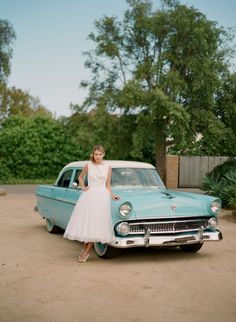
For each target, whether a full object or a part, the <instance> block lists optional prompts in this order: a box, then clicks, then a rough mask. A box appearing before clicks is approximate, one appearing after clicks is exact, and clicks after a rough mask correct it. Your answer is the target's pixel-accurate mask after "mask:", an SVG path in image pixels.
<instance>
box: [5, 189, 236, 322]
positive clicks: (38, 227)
mask: <svg viewBox="0 0 236 322" xmlns="http://www.w3.org/2000/svg"><path fill="white" fill-rule="evenodd" d="M3 188H4V189H6V191H7V195H2V196H0V219H1V225H0V321H1V322H28V321H30V322H41V321H43V322H54V321H55V322H76V321H79V322H80V321H81V322H90V321H91V322H100V321H101V322H107V321H114V322H126V321H127V322H143V321H149V322H154V321H155V322H169V321H171V322H173V321H175V322H200V321H201V322H211V321H212V322H213V321H214V322H222V321H225V322H235V321H236V247H235V245H236V216H235V215H234V214H232V212H226V211H224V212H222V213H221V215H220V229H221V230H222V232H223V236H224V239H223V240H222V241H221V242H216V243H205V245H204V246H203V248H202V250H201V251H200V252H199V253H198V254H186V253H183V252H181V251H180V250H179V249H178V248H173V249H166V248H165V249H149V248H148V249H129V250H124V251H122V252H121V254H120V255H119V256H117V257H116V258H114V259H112V260H101V259H99V258H98V257H97V256H96V255H95V254H94V253H93V254H92V256H91V258H90V259H89V261H88V262H87V263H84V264H80V263H78V262H77V258H78V254H79V252H80V249H81V244H80V243H79V242H74V241H69V240H66V239H64V238H63V237H62V235H53V234H49V233H48V232H47V231H46V226H45V223H44V221H43V219H42V218H41V217H40V216H39V215H38V214H37V213H34V212H33V208H34V206H35V196H34V190H35V186H4V187H3Z"/></svg>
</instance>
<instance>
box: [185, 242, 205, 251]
mask: <svg viewBox="0 0 236 322" xmlns="http://www.w3.org/2000/svg"><path fill="white" fill-rule="evenodd" d="M202 245H203V243H197V244H191V245H181V246H180V249H181V250H182V251H183V252H187V253H196V252H198V251H199V250H200V249H201V248H202Z"/></svg>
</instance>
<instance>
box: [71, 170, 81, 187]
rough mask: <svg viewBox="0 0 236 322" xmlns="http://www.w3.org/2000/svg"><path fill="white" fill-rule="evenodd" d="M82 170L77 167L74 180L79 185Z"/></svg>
mask: <svg viewBox="0 0 236 322" xmlns="http://www.w3.org/2000/svg"><path fill="white" fill-rule="evenodd" d="M81 171H82V169H76V171H75V176H74V178H73V182H76V183H77V185H79V180H78V176H79V175H80V172H81Z"/></svg>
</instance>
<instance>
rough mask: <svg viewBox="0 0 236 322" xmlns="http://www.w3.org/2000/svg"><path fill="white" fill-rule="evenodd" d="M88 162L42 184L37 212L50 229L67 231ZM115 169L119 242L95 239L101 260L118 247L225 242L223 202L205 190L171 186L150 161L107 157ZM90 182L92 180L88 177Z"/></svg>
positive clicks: (189, 247) (190, 248) (185, 247)
mask: <svg viewBox="0 0 236 322" xmlns="http://www.w3.org/2000/svg"><path fill="white" fill-rule="evenodd" d="M87 162H88V161H78V162H71V163H69V164H67V165H66V166H65V167H64V168H63V169H62V170H61V172H60V173H59V175H58V178H57V180H56V182H55V184H54V185H39V186H38V187H37V189H36V197H37V198H36V199H37V203H36V206H35V210H36V211H37V212H38V213H39V214H40V215H41V216H42V217H43V218H44V219H45V220H46V227H47V230H48V231H49V232H50V233H55V232H57V231H58V229H59V228H60V229H63V230H64V229H65V228H66V226H67V224H68V221H69V219H70V216H71V214H72V211H73V208H74V206H75V204H76V202H77V201H78V199H79V198H80V195H81V193H82V190H81V189H80V187H79V184H78V176H79V174H80V172H81V171H82V168H83V167H84V165H85V164H86V163H87ZM105 162H107V163H109V165H110V166H111V167H112V179H111V186H112V191H113V192H114V193H115V194H116V195H119V196H120V199H119V200H118V201H112V209H111V213H112V222H113V227H114V233H115V241H114V242H112V243H111V244H102V243H95V244H94V248H95V251H96V253H97V255H98V256H99V257H101V258H111V257H113V256H114V255H115V254H116V253H117V250H118V249H123V248H131V247H157V246H160V247H164V246H165V247H167V246H168V247H172V246H179V247H180V249H181V250H182V251H185V252H197V251H199V250H200V249H201V247H202V246H203V244H204V243H205V242H210V241H219V240H221V239H222V233H221V232H220V231H219V230H218V229H217V226H218V220H217V216H218V215H219V213H220V210H221V200H220V199H218V198H216V197H213V196H207V195H203V194H195V193H189V192H181V191H171V190H168V189H167V188H166V187H165V185H164V184H163V182H162V180H161V178H160V176H159V175H158V172H157V169H156V168H155V167H154V166H153V165H151V164H148V163H143V162H134V161H105ZM84 180H85V183H86V182H87V178H86V177H85V178H84Z"/></svg>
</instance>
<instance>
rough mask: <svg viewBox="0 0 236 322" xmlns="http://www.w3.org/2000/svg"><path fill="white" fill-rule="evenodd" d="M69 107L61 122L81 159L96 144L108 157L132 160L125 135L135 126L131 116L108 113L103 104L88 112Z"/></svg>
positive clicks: (73, 106) (76, 106)
mask: <svg viewBox="0 0 236 322" xmlns="http://www.w3.org/2000/svg"><path fill="white" fill-rule="evenodd" d="M71 110H72V111H73V114H72V116H71V117H69V118H66V119H65V120H64V124H65V126H66V131H67V133H70V136H71V140H73V142H75V143H76V144H78V145H79V147H80V149H81V150H82V151H83V154H84V158H85V159H86V158H88V157H89V155H90V153H91V150H92V148H93V146H94V145H95V144H97V143H101V144H103V145H104V146H105V148H106V151H107V152H106V157H107V158H109V159H128V160H129V159H132V156H131V154H130V152H131V151H130V146H131V145H132V137H130V135H129V134H130V132H133V131H134V129H135V124H134V120H135V116H134V115H122V116H118V115H114V114H109V113H108V112H107V111H106V110H105V109H104V106H103V105H100V106H98V107H97V109H96V110H93V111H90V112H89V113H87V112H86V111H84V110H83V109H81V108H80V106H78V105H71ZM124 142H125V144H124Z"/></svg>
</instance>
